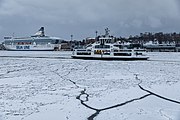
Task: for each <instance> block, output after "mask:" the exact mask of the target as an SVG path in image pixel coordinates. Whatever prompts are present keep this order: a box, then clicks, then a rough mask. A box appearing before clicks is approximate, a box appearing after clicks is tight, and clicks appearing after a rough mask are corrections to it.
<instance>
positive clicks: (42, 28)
mask: <svg viewBox="0 0 180 120" xmlns="http://www.w3.org/2000/svg"><path fill="white" fill-rule="evenodd" d="M35 36H41V37H42V36H45V34H44V27H41V28H40V29H39V30H38V32H36V33H35Z"/></svg>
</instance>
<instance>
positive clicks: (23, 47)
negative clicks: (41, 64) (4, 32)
mask: <svg viewBox="0 0 180 120" xmlns="http://www.w3.org/2000/svg"><path fill="white" fill-rule="evenodd" d="M61 40H62V39H60V38H57V37H49V36H45V34H44V27H41V28H40V29H39V31H38V32H37V33H36V34H35V35H33V36H30V37H20V38H15V37H4V42H3V45H4V47H5V49H6V50H11V51H53V50H60V48H61Z"/></svg>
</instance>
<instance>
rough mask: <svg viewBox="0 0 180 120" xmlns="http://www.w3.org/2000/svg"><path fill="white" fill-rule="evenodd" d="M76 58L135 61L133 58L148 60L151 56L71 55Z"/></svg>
mask: <svg viewBox="0 0 180 120" xmlns="http://www.w3.org/2000/svg"><path fill="white" fill-rule="evenodd" d="M71 57H72V58H74V59H84V60H124V61H133V60H148V59H149V57H133V56H132V57H123V56H122V57H119V56H118V57H117V56H71Z"/></svg>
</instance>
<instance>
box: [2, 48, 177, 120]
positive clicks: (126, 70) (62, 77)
mask: <svg viewBox="0 0 180 120" xmlns="http://www.w3.org/2000/svg"><path fill="white" fill-rule="evenodd" d="M148 54H149V56H150V59H149V60H148V61H96V60H76V59H71V58H70V55H71V53H70V52H62V51H54V52H28V51H26V52H17V51H14V52H13V51H0V56H1V57H0V61H1V62H0V113H1V116H2V117H1V116H0V119H3V120H39V119H42V120H49V119H52V120H59V119H60V120H86V119H88V118H89V120H91V119H95V120H119V119H126V120H132V119H133V120H144V119H146V120H154V119H155V120H166V119H167V120H171V119H172V120H179V119H180V104H179V103H178V102H180V95H179V92H180V90H179V86H180V73H179V71H180V53H148ZM141 87H142V88H143V89H145V90H148V91H150V92H148V91H145V90H143V89H141ZM151 92H152V93H151ZM156 95H157V96H156ZM158 95H159V96H158ZM163 98H165V99H163Z"/></svg>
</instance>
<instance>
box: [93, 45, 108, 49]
mask: <svg viewBox="0 0 180 120" xmlns="http://www.w3.org/2000/svg"><path fill="white" fill-rule="evenodd" d="M95 48H110V45H96V46H95Z"/></svg>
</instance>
